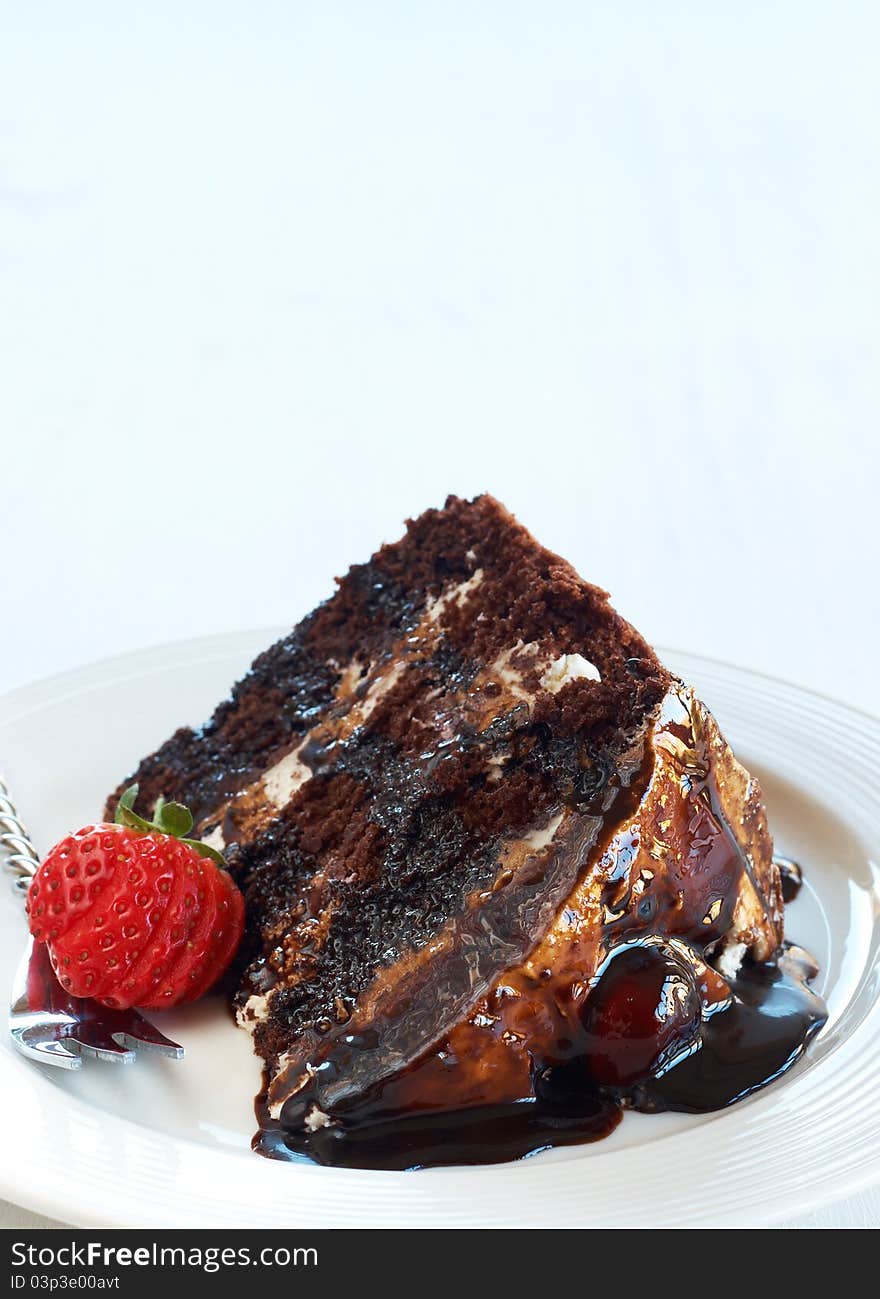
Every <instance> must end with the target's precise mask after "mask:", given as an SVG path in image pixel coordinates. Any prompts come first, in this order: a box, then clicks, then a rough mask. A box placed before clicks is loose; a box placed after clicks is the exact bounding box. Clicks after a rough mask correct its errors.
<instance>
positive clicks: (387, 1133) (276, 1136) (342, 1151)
mask: <svg viewBox="0 0 880 1299" xmlns="http://www.w3.org/2000/svg"><path fill="white" fill-rule="evenodd" d="M257 1113H258V1116H259V1119H260V1131H259V1132H258V1133H257V1135H256V1137H255V1138H254V1141H253V1148H254V1150H256V1151H258V1152H259V1153H260V1154H262V1155H266V1156H268V1157H269V1158H270V1159H287V1160H289V1159H296V1158H298V1157H302V1158H307V1159H309V1160H311V1161H313V1162H314V1163H316V1164H324V1165H328V1166H332V1167H344V1168H385V1169H407V1168H428V1167H440V1166H442V1165H449V1164H500V1163H506V1162H507V1161H509V1160H513V1159H522V1158H524V1157H525V1156H526V1155H533V1154H536V1153H537V1152H538V1151H539V1150H549V1149H550V1148H551V1147H553V1146H572V1145H581V1144H583V1143H584V1142H588V1141H598V1140H600V1139H601V1138H602V1137H607V1136H608V1134H609V1133H610V1132H613V1131H614V1129H615V1128H616V1127H617V1125H618V1123H619V1122H620V1119H621V1115H622V1109H621V1106H620V1104H619V1103H618V1102H617V1101H616V1100H615V1099H614V1098H613V1097H611V1096H603V1095H601V1094H600V1093H598V1092H596V1091H592V1090H590V1089H588V1088H583V1087H581V1088H580V1089H577V1088H574V1087H570V1088H566V1089H560V1090H559V1094H558V1095H556V1094H551V1093H550V1091H549V1090H548V1094H547V1095H546V1096H542V1095H535V1096H530V1097H526V1098H524V1099H523V1100H522V1101H515V1102H512V1103H511V1104H508V1105H478V1106H474V1107H473V1108H472V1109H466V1110H452V1111H447V1112H445V1113H434V1114H410V1115H407V1116H406V1117H404V1118H387V1117H385V1118H378V1119H373V1118H372V1117H371V1114H370V1106H369V1104H367V1105H364V1106H363V1107H359V1109H358V1112H357V1114H356V1115H355V1116H353V1117H351V1118H350V1119H348V1120H346V1122H345V1123H340V1124H335V1125H333V1126H329V1127H324V1128H318V1129H317V1130H316V1131H314V1132H311V1133H309V1132H302V1131H300V1132H296V1133H294V1132H291V1131H289V1130H285V1128H284V1127H283V1126H282V1125H281V1123H279V1122H277V1121H275V1120H273V1119H271V1118H269V1116H268V1114H267V1112H266V1109H265V1101H264V1100H262V1098H261V1100H260V1101H258V1103H257Z"/></svg>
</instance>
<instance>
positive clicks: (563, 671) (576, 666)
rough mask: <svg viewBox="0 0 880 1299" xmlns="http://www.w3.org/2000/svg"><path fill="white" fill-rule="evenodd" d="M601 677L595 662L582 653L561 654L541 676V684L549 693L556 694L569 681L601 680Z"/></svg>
mask: <svg viewBox="0 0 880 1299" xmlns="http://www.w3.org/2000/svg"><path fill="white" fill-rule="evenodd" d="M601 680H602V677H601V674H600V672H599V669H598V668H597V667H596V665H595V663H591V662H590V660H589V659H585V658H584V656H583V654H562V655H560V657H559V658H558V659H555V660H554V662H552V663H551V664H550V666H549V668H548V669H547V671H546V672H545V673H544V675H543V676H542V677H541V685H542V686H543V687H544V689H545V690H549V692H550V694H551V695H555V694H558V693H559V691H560V690H561V689H562V687H563V686H567V685H568V683H569V682H570V681H601Z"/></svg>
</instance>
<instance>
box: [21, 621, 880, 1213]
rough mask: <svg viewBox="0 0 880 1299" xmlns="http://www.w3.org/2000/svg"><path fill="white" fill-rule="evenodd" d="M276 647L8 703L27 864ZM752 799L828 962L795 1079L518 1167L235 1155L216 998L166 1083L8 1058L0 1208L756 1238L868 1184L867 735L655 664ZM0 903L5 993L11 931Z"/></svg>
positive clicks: (236, 642) (214, 644) (226, 1053)
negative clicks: (35, 850) (816, 1030)
mask: <svg viewBox="0 0 880 1299" xmlns="http://www.w3.org/2000/svg"><path fill="white" fill-rule="evenodd" d="M272 639H273V633H272V632H249V633H242V634H239V635H233V636H223V637H216V638H212V639H208V640H199V641H192V642H188V643H186V644H183V645H175V646H169V647H166V648H160V649H155V650H149V651H146V652H143V653H138V654H132V655H127V656H125V657H122V658H118V659H114V660H112V661H107V662H104V663H100V664H96V665H94V666H93V667H89V668H86V669H83V670H82V671H78V672H73V673H68V674H66V675H64V676H58V677H54V678H52V679H51V680H47V681H43V682H40V683H38V684H36V685H33V686H28V687H26V688H24V689H22V690H17V691H15V692H13V693H10V694H7V695H5V696H3V697H0V760H2V762H3V764H4V769H5V771H6V775H7V777H8V779H9V781H10V783H11V786H12V789H13V793H14V796H15V797H16V799H17V801H18V805H19V809H20V811H21V812H22V813H23V815H24V816H25V818H26V820H27V821H28V823H29V825H30V827H31V830H32V833H33V835H34V837H35V839H36V840H37V844H38V847H40V848H42V849H46V848H48V847H49V846H50V845H51V843H53V842H54V841H55V840H56V839H57V838H59V837H60V836H61V835H62V834H63V833H64V832H65V831H66V830H67V829H69V828H71V827H73V826H75V825H79V824H81V823H82V822H84V821H87V820H88V819H89V818H90V817H93V816H96V815H97V814H98V813H99V812H100V809H101V806H102V804H103V801H104V796H105V795H106V793H107V791H108V790H109V789H111V788H112V787H114V786H115V784H116V783H117V781H118V779H119V778H120V775H121V774H124V773H125V772H126V771H128V770H130V769H131V768H132V767H133V766H134V765H135V764H136V762H137V761H138V760H139V758H140V757H141V756H142V755H143V754H144V753H147V752H150V751H151V750H152V749H153V748H155V747H156V746H157V745H158V744H159V743H160V742H161V741H162V740H163V739H165V738H166V736H167V735H168V734H169V733H170V732H171V731H172V730H173V729H174V728H175V727H176V726H178V725H179V724H181V723H182V722H190V723H198V722H200V721H203V720H204V718H205V717H207V716H208V715H209V714H210V712H211V710H212V708H213V706H214V704H215V703H216V701H217V700H218V699H219V698H221V697H222V695H223V694H224V693H225V692H226V690H227V689H228V687H229V685H230V684H231V683H232V681H233V680H235V679H236V678H237V677H238V676H240V675H241V672H242V671H243V670H244V668H245V667H246V666H247V664H248V663H249V662H250V660H251V659H252V658H253V656H254V655H255V654H256V653H257V652H258V651H259V650H260V649H262V648H263V647H264V646H265V645H267V644H269V642H270V641H271V640H272ZM663 657H664V658H665V660H666V661H667V662H668V663H669V664H670V665H671V666H672V667H673V668H675V669H676V670H677V671H678V672H679V673H680V674H681V675H682V676H683V677H684V678H685V679H686V680H688V681H692V682H693V683H694V684H695V685H696V686H697V687H698V689H699V691H700V693H701V694H702V696H703V698H704V699H705V700H706V702H707V703H708V704H709V706H710V707H711V708H712V709H713V710H714V712H715V713H716V715H717V717H718V719H719V721H720V723H721V726H722V728H723V729H724V731H725V732H726V733H727V735H728V737H729V739H730V740H731V742H732V744H733V746H734V748H735V749H736V750H737V752H738V753H739V755H740V756H741V758H742V759H743V761H744V762H745V764H746V765H747V766H748V767H749V768H751V769H752V770H753V771H754V772H755V773H756V774H757V775H758V776H759V777H760V779H761V782H762V784H763V786H764V790H765V794H766V797H767V803H768V807H769V813H770V822H771V826H772V828H773V830H774V833H775V836H776V842H777V847H778V848H779V850H781V851H783V852H786V853H788V854H789V855H791V856H793V857H795V858H796V859H797V860H799V861H800V862H802V863H803V865H804V867H805V870H806V881H807V882H806V886H805V888H804V889H803V890H802V892H801V895H800V897H799V898H798V900H797V901H796V902H795V903H794V904H793V905H792V906H791V908H790V909H789V911H788V912H787V921H788V933H789V936H790V937H791V938H793V939H794V940H795V941H797V942H800V943H802V944H803V945H804V946H806V947H808V948H809V949H810V950H811V951H813V953H814V954H815V955H816V956H817V957H818V959H819V961H820V963H821V976H820V980H819V986H820V988H821V991H822V992H823V994H824V995H825V997H826V999H827V1001H828V1005H829V1011H830V1015H829V1021H828V1024H827V1026H826V1028H825V1029H824V1030H823V1032H822V1034H821V1036H820V1038H819V1039H818V1040H817V1042H816V1043H815V1044H814V1046H813V1047H812V1049H811V1051H810V1053H809V1056H808V1058H807V1059H806V1060H805V1061H803V1062H802V1063H801V1064H800V1066H799V1067H797V1068H796V1069H795V1070H794V1071H793V1072H792V1073H791V1074H789V1075H788V1077H787V1078H785V1079H783V1080H781V1081H780V1082H779V1083H778V1084H776V1085H775V1086H773V1087H770V1088H768V1089H767V1090H766V1091H765V1092H763V1093H760V1094H759V1095H757V1096H754V1097H752V1098H750V1099H749V1100H747V1101H745V1102H743V1103H741V1104H740V1105H738V1106H735V1107H734V1108H733V1109H731V1110H728V1111H726V1112H724V1113H721V1114H714V1115H705V1116H700V1117H697V1118H693V1117H689V1116H679V1115H660V1116H645V1115H639V1114H632V1115H627V1116H626V1117H625V1119H624V1121H623V1123H622V1124H621V1125H620V1126H619V1128H618V1129H617V1130H616V1132H615V1133H614V1134H613V1135H612V1136H611V1137H610V1138H608V1139H607V1140H606V1141H602V1142H599V1143H597V1144H595V1145H590V1146H579V1147H571V1148H569V1149H565V1150H559V1151H552V1152H547V1153H544V1154H541V1155H538V1156H535V1157H533V1158H531V1159H528V1160H525V1161H523V1162H521V1163H518V1164H506V1165H496V1166H493V1167H483V1168H464V1169H456V1168H443V1169H429V1170H425V1171H422V1172H415V1173H389V1172H361V1171H349V1170H344V1169H323V1168H317V1167H313V1166H311V1165H305V1164H302V1165H300V1164H284V1163H275V1162H271V1161H269V1160H266V1159H262V1158H260V1157H259V1156H257V1155H254V1154H252V1153H251V1151H250V1137H251V1134H252V1132H253V1129H254V1117H253V1108H252V1098H253V1096H254V1094H255V1092H256V1090H257V1086H258V1082H259V1070H258V1068H257V1064H256V1061H255V1060H254V1058H253V1057H252V1055H251V1052H250V1044H249V1040H248V1038H247V1036H246V1035H245V1034H244V1033H242V1032H240V1031H239V1030H237V1029H236V1028H234V1027H233V1025H232V1022H231V1020H230V1018H229V1017H228V1014H227V1012H226V1010H225V1008H224V1007H223V1006H222V1005H221V1004H220V1003H219V1002H217V1001H215V1002H214V1003H213V1004H208V1003H201V1004H199V1005H198V1006H195V1007H191V1008H189V1009H185V1010H182V1011H179V1012H172V1013H168V1014H166V1015H164V1016H159V1017H157V1022H158V1021H161V1027H162V1028H163V1029H164V1030H165V1031H166V1032H167V1033H168V1034H169V1035H170V1036H171V1037H174V1038H176V1039H177V1040H178V1041H181V1042H183V1043H184V1044H185V1045H186V1049H187V1056H186V1059H185V1060H184V1061H183V1062H181V1063H173V1062H170V1061H167V1060H157V1059H152V1060H151V1059H149V1058H148V1057H142V1058H141V1059H140V1060H139V1061H138V1063H137V1064H135V1065H134V1066H132V1067H129V1068H121V1067H119V1066H111V1065H104V1064H99V1063H97V1062H90V1061H87V1062H86V1063H85V1065H84V1067H83V1068H82V1070H80V1071H79V1073H78V1074H76V1075H70V1074H66V1073H62V1072H61V1071H59V1070H52V1069H45V1068H40V1067H37V1066H33V1065H29V1064H27V1063H26V1062H25V1061H24V1060H22V1059H20V1058H19V1057H18V1056H17V1055H16V1054H15V1053H14V1051H13V1050H12V1048H11V1046H10V1043H9V1041H8V1038H7V1037H6V1035H5V1034H4V1035H3V1040H2V1045H0V1088H2V1097H3V1102H2V1145H3V1160H2V1164H0V1195H3V1196H5V1197H6V1198H7V1199H11V1200H14V1201H16V1202H17V1203H19V1204H22V1205H25V1206H26V1207H28V1208H30V1209H33V1210H35V1211H38V1212H41V1213H45V1214H49V1215H51V1216H53V1217H56V1218H60V1219H62V1220H64V1221H67V1222H71V1223H74V1224H76V1225H83V1226H91V1225H95V1226H144V1227H160V1226H174V1227H182V1226H195V1225H205V1226H262V1227H276V1226H277V1227H280V1226H299V1227H309V1226H314V1227H326V1226H360V1227H374V1226H378V1227H389V1226H467V1227H475V1226H541V1227H544V1226H546V1227H571V1226H595V1227H600V1226H602V1227H607V1226H624V1225H638V1226H653V1227H660V1226H667V1225H669V1226H682V1225H701V1224H705V1225H708V1224H734V1223H736V1224H761V1223H769V1222H774V1221H778V1220H779V1219H781V1218H784V1217H789V1216H793V1215H795V1214H797V1213H804V1212H808V1211H810V1210H813V1209H816V1208H819V1207H820V1206H822V1205H824V1204H826V1203H828V1202H829V1201H831V1200H833V1199H835V1198H837V1197H839V1196H842V1195H844V1194H847V1193H851V1192H855V1191H857V1190H860V1189H863V1188H864V1187H866V1186H868V1185H869V1184H871V1183H872V1182H874V1181H875V1180H880V1107H878V1106H877V1104H876V1098H877V1095H878V1094H880V1092H878V1084H880V1008H878V992H880V954H878V953H880V866H878V863H880V793H878V787H877V782H878V774H880V722H878V721H877V720H875V719H874V718H871V717H868V716H866V715H863V714H860V713H858V712H855V711H853V710H851V709H848V708H845V707H844V706H842V705H841V704H838V703H834V702H832V701H831V700H828V699H824V698H821V697H819V696H817V695H813V694H808V693H806V692H804V691H801V690H798V689H795V688H794V687H792V686H789V685H786V684H784V683H782V682H778V681H773V680H770V679H768V678H765V677H760V676H756V675H753V674H751V673H748V672H743V671H741V670H739V669H737V668H733V667H729V666H726V665H724V664H720V663H715V662H711V661H708V660H705V659H698V658H695V657H691V656H687V655H684V654H680V653H674V652H669V653H666V654H664V655H663ZM0 891H2V897H0V937H2V941H0V987H3V988H6V987H8V986H9V983H10V981H11V978H12V973H13V969H14V966H15V964H16V962H17V958H18V953H19V951H20V947H21V942H22V939H23V935H24V917H23V914H22V910H21V904H20V902H19V901H17V900H16V899H15V898H14V897H13V896H12V893H11V891H10V890H9V889H8V888H6V887H3V888H2V890H0Z"/></svg>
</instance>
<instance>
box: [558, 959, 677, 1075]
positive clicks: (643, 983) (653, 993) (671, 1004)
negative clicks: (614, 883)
mask: <svg viewBox="0 0 880 1299" xmlns="http://www.w3.org/2000/svg"><path fill="white" fill-rule="evenodd" d="M700 1021H701V1007H700V995H699V993H698V991H697V988H696V984H695V982H694V977H693V974H692V972H691V970H690V968H689V967H688V965H687V964H686V963H685V962H684V961H682V960H680V959H679V958H678V957H677V956H676V955H675V954H674V952H672V951H671V950H669V949H668V948H663V947H658V946H644V945H640V944H636V943H633V944H628V945H626V946H622V947H619V948H618V949H617V950H616V951H614V952H613V953H612V954H611V956H610V957H609V958H608V960H607V962H606V964H605V968H604V969H603V970H602V971H601V972H600V975H599V980H598V982H597V983H596V985H595V987H594V988H593V990H592V991H591V993H590V995H589V997H588V999H587V1002H586V1005H585V1006H584V1011H583V1025H584V1030H585V1033H586V1055H587V1060H588V1064H589V1070H590V1074H591V1076H592V1078H593V1080H594V1081H595V1082H597V1083H599V1084H600V1085H601V1086H604V1087H631V1086H633V1085H634V1084H635V1083H639V1082H644V1081H645V1080H646V1079H648V1078H651V1077H653V1076H655V1075H656V1074H657V1073H659V1072H660V1071H661V1070H663V1069H665V1068H667V1067H668V1066H669V1065H670V1064H672V1063H673V1062H674V1061H675V1060H677V1059H678V1058H679V1057H680V1056H682V1055H683V1054H685V1053H686V1052H687V1051H688V1050H690V1049H691V1048H692V1047H693V1046H694V1043H695V1042H696V1040H697V1035H698V1034H699V1031H700Z"/></svg>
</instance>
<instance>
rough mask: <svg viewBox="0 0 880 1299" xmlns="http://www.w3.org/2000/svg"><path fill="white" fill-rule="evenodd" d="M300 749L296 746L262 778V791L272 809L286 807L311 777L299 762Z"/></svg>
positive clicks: (300, 747)
mask: <svg viewBox="0 0 880 1299" xmlns="http://www.w3.org/2000/svg"><path fill="white" fill-rule="evenodd" d="M302 749H303V745H302V744H299V745H297V747H296V748H295V749H294V750H293V751H292V752H291V753H287V754H285V756H284V757H283V758H282V759H281V761H280V762H276V763H275V766H274V767H270V768H269V770H268V771H267V772H266V774H265V775H264V776H263V791H264V793H265V795H266V798H267V800H268V801H269V802H270V803H271V804H272V806H273V807H277V808H282V807H286V806H287V804H288V803H289V802H290V800H291V798H292V797H293V795H294V794H295V793H296V791H297V790H298V789H299V787H300V785H304V784H305V783H306V781H307V780H308V779H309V777H310V776H311V774H312V773H311V772H310V771H309V769H308V767H307V766H306V765H305V763H304V762H300V757H299V755H300V753H301V752H302Z"/></svg>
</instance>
